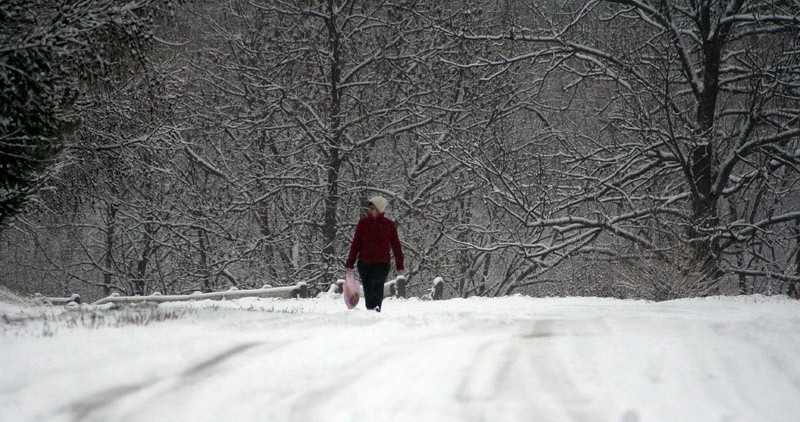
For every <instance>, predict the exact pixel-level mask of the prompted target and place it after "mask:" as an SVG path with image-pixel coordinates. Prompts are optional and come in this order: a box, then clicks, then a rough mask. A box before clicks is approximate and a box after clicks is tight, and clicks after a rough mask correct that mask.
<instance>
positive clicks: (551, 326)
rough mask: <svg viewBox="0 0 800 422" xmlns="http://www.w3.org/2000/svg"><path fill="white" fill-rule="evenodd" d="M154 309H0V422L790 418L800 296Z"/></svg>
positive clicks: (797, 404) (794, 409) (798, 375)
mask: <svg viewBox="0 0 800 422" xmlns="http://www.w3.org/2000/svg"><path fill="white" fill-rule="evenodd" d="M187 309H189V310H188V311H187ZM158 311H165V312H178V313H183V317H182V318H179V319H172V320H167V321H163V322H154V323H152V324H149V325H146V326H139V325H128V326H124V327H121V328H120V327H114V326H109V325H114V324H113V323H110V322H109V321H105V322H103V320H99V321H100V322H98V320H97V319H95V318H92V317H91V315H92V313H91V312H88V311H86V310H84V311H82V312H81V313H80V315H81V316H80V318H79V319H76V318H75V317H74V315H77V314H78V311H75V310H73V311H69V312H67V314H66V315H73V317H72V318H71V319H70V318H64V315H61V316H58V317H51V318H50V319H49V322H47V323H43V322H42V321H41V320H26V319H25V318H24V317H25V315H29V316H30V315H36V314H37V313H39V312H42V309H41V308H30V307H20V306H19V305H12V304H0V314H5V317H4V318H2V315H0V421H35V420H48V421H73V420H76V421H77V420H81V421H84V420H85V421H108V420H120V421H123V420H124V421H129V420H134V421H156V420H159V421H161V420H169V421H178V420H180V421H219V420H225V421H315V420H325V421H329V420H330V421H359V420H377V421H392V420H398V421H484V420H485V421H489V420H491V421H495V420H496V421H523V420H524V421H562V420H563V421H571V420H574V421H626V422H631V421H722V420H725V421H729V420H730V421H797V420H800V301H792V300H789V299H786V298H783V297H772V298H768V297H761V296H750V297H735V298H724V297H723V298H706V299H692V300H680V301H672V302H663V303H651V302H643V301H621V300H611V299H591V298H565V299H533V298H526V297H519V296H517V297H508V298H497V299H483V298H474V299H466V300H461V299H456V300H447V301H438V302H426V301H419V300H416V299H410V300H389V301H388V302H385V303H384V312H383V313H382V314H375V313H371V312H367V311H366V310H364V309H363V301H362V303H361V304H360V308H359V309H356V310H354V311H346V310H345V306H344V303H343V302H342V300H341V298H340V297H339V298H322V299H297V300H280V299H242V300H238V301H224V302H210V301H204V302H199V303H174V304H163V305H160V307H159V308H158ZM45 312H50V313H53V312H58V311H53V310H50V311H45ZM70 312H71V314H70ZM3 319H5V320H6V321H5V322H3ZM9 321H10V322H9ZM59 321H60V322H59Z"/></svg>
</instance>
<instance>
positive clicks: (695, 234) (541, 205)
mask: <svg viewBox="0 0 800 422" xmlns="http://www.w3.org/2000/svg"><path fill="white" fill-rule="evenodd" d="M527 6H528V7H527V12H528V13H519V15H518V16H520V18H519V19H517V20H516V21H515V22H514V23H513V24H511V25H508V27H506V28H504V29H503V30H502V31H497V30H496V31H495V32H494V33H491V30H490V29H486V30H482V29H481V28H478V29H470V30H461V29H458V28H454V27H448V26H446V25H441V26H440V28H442V30H443V31H445V32H447V33H449V34H451V35H452V36H454V37H458V38H460V39H465V40H470V41H481V42H484V43H492V44H503V45H505V44H508V43H516V44H521V45H525V46H527V51H526V52H524V53H521V54H517V55H512V56H505V57H497V56H492V57H488V56H487V57H483V58H481V59H479V60H475V61H473V62H462V63H459V66H460V67H463V68H468V67H476V66H480V67H486V68H489V69H494V70H495V72H497V73H500V72H506V73H508V72H514V71H517V70H516V69H519V68H524V67H533V66H535V65H536V63H537V62H536V60H537V59H541V58H545V57H548V58H549V63H550V64H549V65H548V66H545V67H543V68H539V69H540V72H541V74H542V75H543V76H544V77H547V78H548V80H549V81H551V82H552V83H554V84H558V83H561V88H562V92H563V95H561V96H560V100H561V101H560V104H554V105H555V107H554V108H546V107H541V106H540V107H538V110H540V111H545V112H547V113H546V115H547V116H552V117H550V119H551V125H550V128H554V123H556V122H557V123H558V127H557V128H554V129H555V130H553V131H552V133H553V134H554V136H556V138H558V142H559V148H558V150H556V151H551V152H549V154H550V156H549V157H545V154H542V157H543V158H546V162H547V163H548V166H552V167H551V168H552V169H553V170H554V171H552V172H551V174H554V175H557V177H558V178H559V182H557V183H555V184H553V185H550V191H549V192H548V194H547V199H541V200H539V199H536V198H535V197H534V196H532V195H531V194H530V193H529V192H526V191H525V189H523V188H522V187H521V186H515V185H514V184H511V183H508V184H503V183H493V186H494V189H496V190H497V192H498V197H499V198H502V200H501V201H498V203H497V204H496V205H497V206H500V207H501V208H503V209H504V210H507V211H509V212H512V211H513V215H515V220H516V221H515V224H516V225H517V227H520V228H526V229H530V228H549V229H551V230H552V231H553V232H554V233H555V234H554V235H552V236H549V237H547V238H546V239H545V240H547V241H546V242H543V243H537V244H526V243H525V242H524V241H520V240H518V239H513V238H508V236H507V235H505V238H506V239H507V241H504V242H497V241H495V242H493V244H494V245H495V247H497V246H499V245H503V244H509V245H515V246H517V247H519V248H520V250H521V253H523V254H533V255H537V254H539V255H543V254H551V256H552V252H553V251H559V250H560V251H561V252H559V253H558V254H557V255H558V256H559V258H556V260H555V261H553V262H550V263H547V265H552V264H553V263H555V262H558V260H559V259H560V257H564V256H568V255H572V254H576V253H585V252H593V253H608V254H611V255H620V253H621V254H622V255H624V254H627V253H640V252H637V251H644V252H647V253H649V254H652V255H653V256H656V257H658V258H659V259H662V260H667V261H670V262H674V263H676V264H677V265H680V266H681V267H682V268H684V270H686V271H696V272H697V273H698V274H700V275H702V276H704V277H706V278H709V279H718V278H719V277H720V276H721V275H722V274H724V273H734V274H740V275H743V276H759V277H767V276H768V277H772V278H779V279H782V280H784V281H787V282H797V281H798V274H797V273H796V270H795V267H796V266H795V265H794V261H793V260H794V256H795V254H794V252H793V251H794V250H795V249H794V248H795V247H792V246H789V245H792V244H794V245H796V243H797V239H796V238H794V237H793V235H792V230H791V229H790V228H791V227H793V226H794V224H796V221H797V219H798V217H800V214H798V211H797V208H796V201H795V200H794V199H793V198H795V197H796V196H797V180H798V172H797V169H798V167H797V164H798V154H797V151H798V135H800V126H798V124H797V123H798V112H797V110H800V104H798V100H797V99H798V96H797V89H798V85H797V82H798V77H799V76H800V67H799V66H798V65H799V64H800V63H798V58H800V57H799V56H798V53H797V51H798V42H800V37H798V34H800V20H799V18H798V15H799V13H800V10H799V9H798V6H797V5H796V4H794V3H791V2H760V1H723V2H719V1H702V2H696V1H694V2H689V1H659V2H651V1H587V2H583V3H567V4H566V5H564V6H561V10H557V9H553V8H550V9H549V10H547V9H548V8H547V7H544V8H539V7H537V5H535V4H533V3H530V4H529V5H527ZM557 7H558V6H557ZM523 10H525V8H524V7H523V8H521V9H520V12H521V11H523ZM555 11H557V12H558V13H554V14H553V13H549V12H555ZM623 32H624V33H625V34H626V36H619V34H620V33H623ZM539 104H540V105H542V103H539ZM553 109H554V110H555V112H550V110H553ZM471 156H474V154H473V155H471ZM482 168H490V167H486V166H483V165H482ZM500 174H502V172H498V175H500ZM509 179H511V180H517V181H518V180H520V178H519V177H517V176H510V177H509ZM767 192H769V193H767ZM779 192H780V193H779ZM766 198H769V199H767V200H765V199H766ZM609 236H611V237H614V238H618V239H622V240H624V241H625V242H626V243H627V244H629V245H630V246H629V247H628V248H625V249H618V248H617V249H612V248H607V247H603V245H604V244H606V245H610V244H611V243H609V241H610V238H609ZM685 257H688V259H684V258H685Z"/></svg>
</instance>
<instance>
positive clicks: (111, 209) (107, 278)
mask: <svg viewBox="0 0 800 422" xmlns="http://www.w3.org/2000/svg"><path fill="white" fill-rule="evenodd" d="M107 210H108V224H107V226H106V259H105V270H104V271H103V293H104V294H105V295H106V296H109V295H111V293H112V292H111V285H112V282H113V274H114V273H113V271H112V268H114V236H115V235H116V228H117V206H116V205H115V204H108V207H107Z"/></svg>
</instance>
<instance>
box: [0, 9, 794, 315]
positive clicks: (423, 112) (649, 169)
mask: <svg viewBox="0 0 800 422" xmlns="http://www.w3.org/2000/svg"><path fill="white" fill-rule="evenodd" d="M0 96H2V98H0V230H1V231H0V268H2V271H0V283H1V284H4V285H7V286H10V287H12V288H14V289H17V290H21V291H25V292H41V293H44V294H49V295H61V294H70V293H79V294H81V295H82V296H84V297H85V298H90V299H91V298H99V297H101V296H105V295H108V294H111V293H115V292H117V293H121V294H131V295H132V294H140V295H146V294H151V293H153V292H155V291H158V292H162V293H188V292H192V291H195V290H202V291H213V290H221V289H227V288H229V287H231V286H236V287H238V288H252V287H261V286H262V285H264V284H270V285H274V286H279V285H291V284H295V283H297V282H301V281H302V282H306V283H308V285H309V287H310V288H311V289H312V292H314V291H324V290H327V289H328V287H329V286H330V284H331V283H332V282H334V281H335V280H336V279H337V278H339V277H341V273H342V266H343V262H344V257H345V255H346V253H347V248H348V246H349V241H350V240H351V238H352V233H353V229H354V226H355V223H356V221H357V220H358V218H359V217H360V216H362V215H363V213H364V209H363V208H364V206H365V202H366V199H367V198H368V197H369V196H371V195H374V194H380V195H383V196H385V197H387V198H388V199H389V201H390V207H389V210H388V216H389V217H390V218H392V219H393V220H395V221H396V222H397V224H398V228H399V232H400V237H401V240H402V242H403V246H404V250H405V253H406V256H407V258H406V262H407V276H408V280H409V286H408V290H409V293H410V294H413V295H421V294H423V293H424V292H425V291H427V290H428V289H429V288H430V283H431V280H432V279H433V278H434V277H442V278H443V279H444V281H445V294H446V295H447V296H450V297H457V296H460V297H466V296H473V295H484V296H499V295H508V294H511V293H517V292H519V293H525V294H532V295H595V296H615V297H639V298H647V299H655V300H664V299H671V298H676V297H687V296H698V295H709V294H720V293H723V294H730V293H766V294H775V293H777V294H788V295H790V296H793V297H798V296H800V293H799V292H798V290H800V192H798V191H799V190H800V186H798V182H800V142H799V141H800V4H799V3H798V2H796V1H791V0H786V1H780V0H774V1H772V0H764V1H748V0H729V1H701V0H659V1H649V0H639V1H637V0H618V1H600V0H591V1H570V0H562V1H558V0H545V1H532V0H531V1H524V0H520V1H510V0H509V1H458V2H441V1H424V0H419V1H401V0H398V1H394V2H392V1H367V2H357V1H349V0H328V1H298V2H295V1H269V0H247V1H242V0H235V1H234V0H223V1H218V0H215V1H206V0H196V1H190V0H186V1H177V0H174V1H170V0H124V1H112V0H99V1H64V2H52V1H44V0H35V1H21V0H12V1H7V2H3V3H2V4H0Z"/></svg>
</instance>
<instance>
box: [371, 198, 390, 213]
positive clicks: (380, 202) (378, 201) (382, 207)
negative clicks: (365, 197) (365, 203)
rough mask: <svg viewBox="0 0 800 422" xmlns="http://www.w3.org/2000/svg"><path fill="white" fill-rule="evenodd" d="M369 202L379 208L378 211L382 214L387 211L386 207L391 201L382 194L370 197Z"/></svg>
mask: <svg viewBox="0 0 800 422" xmlns="http://www.w3.org/2000/svg"><path fill="white" fill-rule="evenodd" d="M369 202H370V204H372V205H375V208H377V209H378V212H380V213H381V214H383V212H384V211H386V207H387V206H388V205H389V201H387V200H386V198H384V197H382V196H380V195H378V196H373V197H372V198H369Z"/></svg>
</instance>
